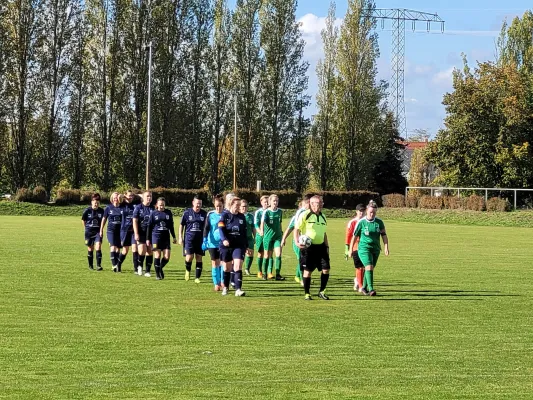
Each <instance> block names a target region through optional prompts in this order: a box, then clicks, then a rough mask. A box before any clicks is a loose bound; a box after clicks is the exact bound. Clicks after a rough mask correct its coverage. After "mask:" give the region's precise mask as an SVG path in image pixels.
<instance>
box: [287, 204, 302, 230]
mask: <svg viewBox="0 0 533 400" xmlns="http://www.w3.org/2000/svg"><path fill="white" fill-rule="evenodd" d="M305 211H306V209H305V208H300V209H299V210H298V211H296V214H294V216H293V217H292V218H291V221H290V222H289V229H294V227H295V226H296V221H298V218H300V215H302V213H304V212H305Z"/></svg>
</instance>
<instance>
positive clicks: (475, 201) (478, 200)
mask: <svg viewBox="0 0 533 400" xmlns="http://www.w3.org/2000/svg"><path fill="white" fill-rule="evenodd" d="M465 208H466V209H467V210H471V211H483V210H484V209H485V198H483V197H481V196H478V195H476V194H473V195H471V196H469V197H468V198H467V199H466V207H465Z"/></svg>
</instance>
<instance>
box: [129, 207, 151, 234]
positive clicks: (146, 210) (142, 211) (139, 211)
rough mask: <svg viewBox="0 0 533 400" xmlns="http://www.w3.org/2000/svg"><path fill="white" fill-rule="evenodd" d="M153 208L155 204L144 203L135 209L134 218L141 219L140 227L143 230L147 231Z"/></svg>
mask: <svg viewBox="0 0 533 400" xmlns="http://www.w3.org/2000/svg"><path fill="white" fill-rule="evenodd" d="M153 210H154V207H153V206H145V205H144V204H142V203H141V204H137V205H136V206H135V210H133V218H134V219H135V218H136V219H138V220H139V229H140V230H141V231H143V232H146V229H147V228H148V222H149V220H150V214H151V212H152V211H153Z"/></svg>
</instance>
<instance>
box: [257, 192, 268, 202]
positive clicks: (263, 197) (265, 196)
mask: <svg viewBox="0 0 533 400" xmlns="http://www.w3.org/2000/svg"><path fill="white" fill-rule="evenodd" d="M269 198H270V197H269V196H267V195H266V194H265V195H263V196H261V198H260V199H259V202H262V201H263V200H264V199H267V200H268V199H269Z"/></svg>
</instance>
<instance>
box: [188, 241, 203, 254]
mask: <svg viewBox="0 0 533 400" xmlns="http://www.w3.org/2000/svg"><path fill="white" fill-rule="evenodd" d="M192 254H200V255H202V256H203V255H205V251H203V250H202V242H201V241H196V242H189V241H186V242H185V243H184V244H183V255H184V256H186V255H192Z"/></svg>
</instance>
